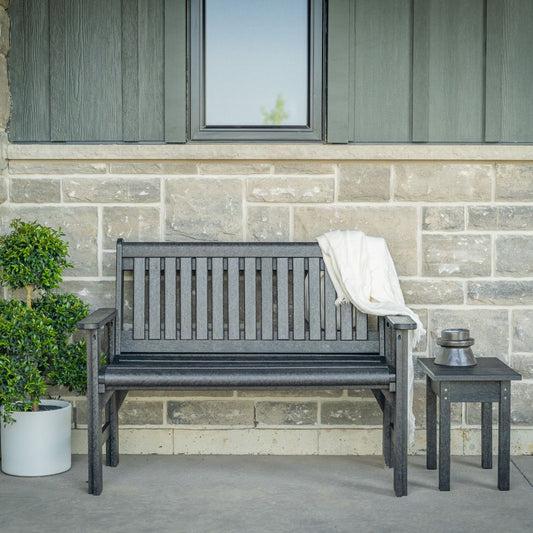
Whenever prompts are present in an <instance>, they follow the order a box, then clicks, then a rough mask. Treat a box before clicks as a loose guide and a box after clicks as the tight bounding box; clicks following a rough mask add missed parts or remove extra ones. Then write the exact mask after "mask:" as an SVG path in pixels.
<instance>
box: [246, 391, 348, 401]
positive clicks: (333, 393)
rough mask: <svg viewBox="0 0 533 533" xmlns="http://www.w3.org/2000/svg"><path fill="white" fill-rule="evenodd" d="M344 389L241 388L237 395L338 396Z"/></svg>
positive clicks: (260, 396)
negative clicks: (259, 389) (258, 389)
mask: <svg viewBox="0 0 533 533" xmlns="http://www.w3.org/2000/svg"><path fill="white" fill-rule="evenodd" d="M342 394H343V391H342V390H327V389H282V390H279V389H277V390H276V389H272V390H262V391H257V390H240V391H237V396H239V397H242V398H256V399H257V398H280V397H283V398H337V397H339V396H342Z"/></svg>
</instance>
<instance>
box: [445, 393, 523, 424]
mask: <svg viewBox="0 0 533 533" xmlns="http://www.w3.org/2000/svg"><path fill="white" fill-rule="evenodd" d="M513 387H514V385H513ZM452 405H453V404H452ZM465 407H466V409H465V411H466V413H465V414H466V418H465V423H466V424H467V425H469V426H481V404H480V403H477V402H467V403H465ZM497 423H498V404H497V403H493V404H492V427H493V428H495V427H497V425H496V424H497Z"/></svg>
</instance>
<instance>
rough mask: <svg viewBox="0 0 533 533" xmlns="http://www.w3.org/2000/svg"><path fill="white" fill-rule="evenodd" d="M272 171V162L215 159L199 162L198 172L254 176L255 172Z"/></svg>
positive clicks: (212, 174) (209, 174)
mask: <svg viewBox="0 0 533 533" xmlns="http://www.w3.org/2000/svg"><path fill="white" fill-rule="evenodd" d="M271 171H272V164H271V163H254V162H249V161H213V162H206V163H199V164H198V172H199V173H200V174H203V175H207V176H232V175H233V176H237V175H238V176H253V175H254V174H270V173H271Z"/></svg>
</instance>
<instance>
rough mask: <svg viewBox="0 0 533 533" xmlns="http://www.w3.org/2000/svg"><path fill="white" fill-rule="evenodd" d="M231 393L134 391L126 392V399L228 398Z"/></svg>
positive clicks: (218, 391) (216, 391) (220, 391)
mask: <svg viewBox="0 0 533 533" xmlns="http://www.w3.org/2000/svg"><path fill="white" fill-rule="evenodd" d="M232 396H233V391H228V390H213V391H207V390H197V391H192V390H136V391H130V392H128V398H129V399H134V398H155V397H158V398H195V399H196V398H211V399H212V398H229V397H232Z"/></svg>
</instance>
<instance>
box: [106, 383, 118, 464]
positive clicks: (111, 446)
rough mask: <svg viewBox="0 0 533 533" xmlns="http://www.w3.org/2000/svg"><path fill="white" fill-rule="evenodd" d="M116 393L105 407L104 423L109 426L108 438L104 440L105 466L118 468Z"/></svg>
mask: <svg viewBox="0 0 533 533" xmlns="http://www.w3.org/2000/svg"><path fill="white" fill-rule="evenodd" d="M118 394H119V393H118V392H116V391H115V392H114V393H113V396H111V398H110V399H109V402H108V404H107V406H106V422H107V423H108V424H109V437H108V438H107V440H106V465H107V466H118V460H119V446H118V444H119V441H118V409H119V399H118Z"/></svg>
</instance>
